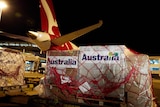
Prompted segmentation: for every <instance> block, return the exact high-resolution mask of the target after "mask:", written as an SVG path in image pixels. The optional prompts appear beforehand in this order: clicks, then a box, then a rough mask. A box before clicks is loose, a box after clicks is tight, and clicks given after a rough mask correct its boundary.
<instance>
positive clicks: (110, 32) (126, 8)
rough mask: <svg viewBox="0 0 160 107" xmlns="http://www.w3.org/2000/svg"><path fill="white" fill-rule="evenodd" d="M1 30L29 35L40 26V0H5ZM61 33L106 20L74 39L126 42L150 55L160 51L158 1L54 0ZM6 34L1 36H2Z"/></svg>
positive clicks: (95, 42)
mask: <svg viewBox="0 0 160 107" xmlns="http://www.w3.org/2000/svg"><path fill="white" fill-rule="evenodd" d="M5 1H6V2H7V4H8V5H9V7H8V8H7V9H5V10H3V13H2V17H1V22H0V30H2V31H5V32H8V33H14V34H20V35H24V36H27V35H26V33H27V31H28V30H40V29H41V27H40V25H41V24H40V15H39V4H38V3H39V0H5ZM53 3H54V8H55V12H56V17H57V21H58V25H59V28H60V31H61V34H62V35H63V34H67V33H70V32H72V31H75V30H78V29H80V28H83V27H86V26H89V25H92V24H95V23H97V22H98V21H99V20H103V25H102V27H100V28H99V29H96V30H94V31H92V32H90V33H88V34H86V35H83V36H82V37H80V38H78V39H76V40H73V41H72V42H73V43H75V44H76V45H78V46H80V45H117V44H118V45H119V44H120V45H126V46H127V47H128V48H130V49H132V50H135V51H137V52H140V53H144V54H148V55H160V45H159V44H160V42H159V39H158V36H159V35H160V32H159V31H160V21H159V20H160V16H159V13H160V12H159V11H160V7H159V6H158V5H159V3H158V1H157V2H155V1H152V2H151V1H143V2H142V1H141V2H138V1H137V2H134V1H129V2H128V1H127V0H126V1H120V0H117V1H109V0H53ZM2 39H3V38H1V40H2Z"/></svg>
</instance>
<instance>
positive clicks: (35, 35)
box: [29, 31, 51, 51]
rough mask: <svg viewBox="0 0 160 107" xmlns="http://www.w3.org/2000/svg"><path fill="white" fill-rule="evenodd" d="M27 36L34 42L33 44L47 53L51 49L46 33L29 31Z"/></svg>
mask: <svg viewBox="0 0 160 107" xmlns="http://www.w3.org/2000/svg"><path fill="white" fill-rule="evenodd" d="M29 36H30V37H31V38H32V40H33V41H34V42H35V44H36V45H37V46H38V47H39V48H40V49H41V50H42V51H47V50H48V49H50V47H51V38H50V35H49V34H48V33H46V32H41V31H37V32H34V31H29Z"/></svg>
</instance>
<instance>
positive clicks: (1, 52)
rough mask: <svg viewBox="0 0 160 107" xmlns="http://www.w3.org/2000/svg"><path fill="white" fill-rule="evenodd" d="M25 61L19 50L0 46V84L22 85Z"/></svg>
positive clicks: (3, 85)
mask: <svg viewBox="0 0 160 107" xmlns="http://www.w3.org/2000/svg"><path fill="white" fill-rule="evenodd" d="M24 71H25V61H24V57H23V54H22V53H21V52H20V51H17V50H13V49H8V48H0V86H1V87H5V86H15V85H24Z"/></svg>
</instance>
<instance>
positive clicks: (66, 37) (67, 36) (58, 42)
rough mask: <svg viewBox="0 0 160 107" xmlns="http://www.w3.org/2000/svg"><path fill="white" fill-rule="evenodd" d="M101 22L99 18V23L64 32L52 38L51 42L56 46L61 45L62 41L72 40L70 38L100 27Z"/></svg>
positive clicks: (72, 38)
mask: <svg viewBox="0 0 160 107" xmlns="http://www.w3.org/2000/svg"><path fill="white" fill-rule="evenodd" d="M102 24H103V21H102V20H100V21H99V23H97V24H94V25H91V26H88V27H85V28H82V29H80V30H77V31H74V32H71V33H69V34H65V35H63V36H60V37H58V38H56V39H52V40H51V42H52V43H53V44H54V45H58V46H59V45H62V44H64V43H66V42H68V41H72V40H74V39H76V38H78V37H80V36H82V35H84V34H86V33H88V32H90V31H92V30H95V29H97V28H99V27H101V26H102Z"/></svg>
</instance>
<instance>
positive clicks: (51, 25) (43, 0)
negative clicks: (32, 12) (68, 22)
mask: <svg viewBox="0 0 160 107" xmlns="http://www.w3.org/2000/svg"><path fill="white" fill-rule="evenodd" d="M40 15H41V30H42V31H44V32H47V33H49V34H51V35H54V36H55V37H59V36H61V34H60V31H59V28H58V24H57V20H56V15H55V12H54V7H53V3H52V0H40Z"/></svg>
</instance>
